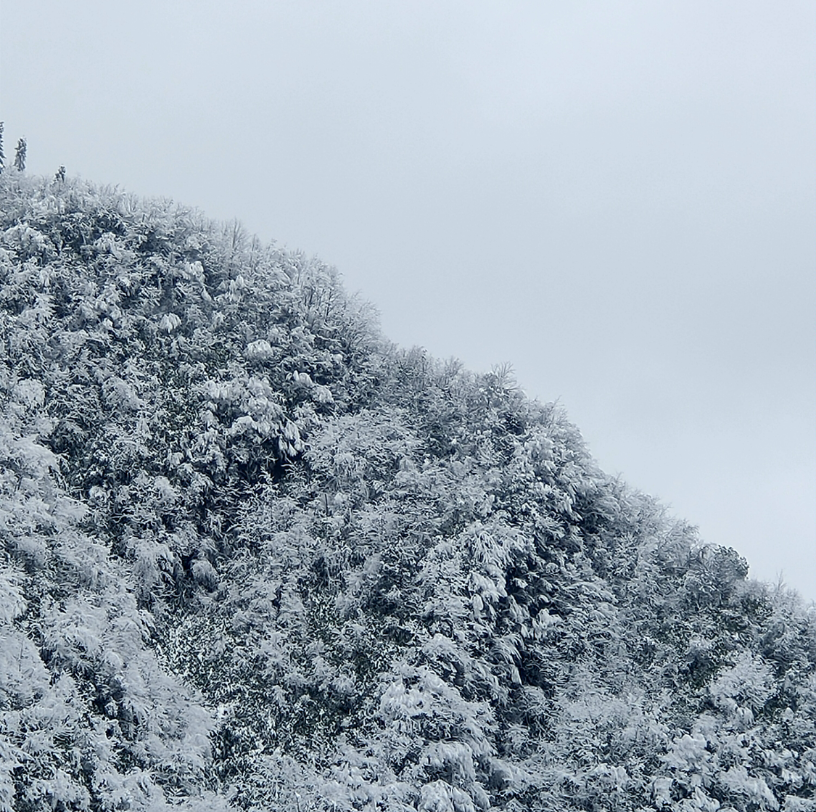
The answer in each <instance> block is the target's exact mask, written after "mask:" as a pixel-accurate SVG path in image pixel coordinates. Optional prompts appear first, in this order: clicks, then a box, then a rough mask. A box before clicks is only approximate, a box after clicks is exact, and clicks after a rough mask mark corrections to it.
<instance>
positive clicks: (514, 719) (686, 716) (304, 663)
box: [0, 175, 816, 812]
mask: <svg viewBox="0 0 816 812" xmlns="http://www.w3.org/2000/svg"><path fill="white" fill-rule="evenodd" d="M0 221H1V222H0V229H1V230H2V236H1V237H0V341H2V344H0V347H2V350H1V352H2V355H0V410H2V421H0V427H2V428H1V429H0V471H1V472H2V474H1V477H2V479H0V624H1V625H0V635H2V645H0V755H1V756H2V758H0V810H2V809H10V810H15V811H19V810H24V809H38V808H53V809H93V810H114V809H146V810H147V809H163V808H166V806H165V804H170V805H171V806H174V805H179V806H182V807H185V808H188V809H219V808H227V807H228V806H231V807H233V808H242V809H257V810H262V809H263V810H266V809H286V810H288V809H292V810H295V809H297V810H299V812H305V810H306V809H321V810H330V809H331V810H338V809H345V810H352V809H359V810H363V809H365V810H375V809H383V810H398V809H399V810H405V809H420V810H440V811H441V810H457V812H464V811H465V810H475V809H486V808H488V807H494V808H501V809H506V810H519V809H525V810H526V809H529V810H570V809H576V810H577V809H580V810H608V809H615V810H644V809H657V810H660V809H678V810H691V809H710V810H715V809H724V810H725V809H729V808H730V809H736V810H746V812H747V810H755V809H785V810H804V809H814V808H816V800H814V791H815V790H816V619H815V618H814V614H813V612H812V611H809V610H806V609H805V608H803V607H802V606H801V604H800V602H799V601H798V599H797V598H796V597H795V596H793V595H789V594H787V593H785V592H784V591H781V590H777V591H776V592H774V591H772V590H769V589H768V588H767V587H765V586H762V585H759V584H756V583H753V582H749V581H747V580H746V573H747V566H746V564H745V562H744V561H743V560H742V559H741V558H740V557H739V556H738V555H737V554H736V553H734V552H733V551H732V550H727V549H723V548H716V547H706V546H704V545H703V544H701V543H700V541H699V540H698V539H697V537H696V534H695V531H694V530H693V528H690V527H688V526H687V525H685V524H683V523H678V522H675V521H673V520H670V519H669V518H667V517H666V515H665V514H664V511H663V510H662V508H661V507H660V506H659V505H658V504H657V503H656V502H654V500H652V499H650V498H647V497H645V496H643V495H642V494H638V493H636V492H633V491H632V490H631V489H629V488H627V487H626V486H625V485H624V484H622V483H621V482H619V481H617V480H614V479H611V478H610V477H608V476H606V475H605V474H603V472H601V471H600V470H598V468H597V467H596V466H595V464H594V462H593V461H592V459H591V457H590V456H589V454H588V452H587V450H586V449H585V447H584V444H583V442H582V439H581V436H580V433H579V432H578V431H577V429H576V428H575V427H574V426H573V425H571V424H570V423H569V422H568V420H567V419H566V417H565V415H564V414H563V412H562V411H561V410H560V409H558V408H557V407H555V406H552V405H547V406H542V405H541V404H538V403H535V402H531V401H530V400H528V399H527V398H526V397H524V396H523V395H522V394H521V392H520V391H519V390H518V388H517V386H516V385H515V382H514V381H513V379H512V376H511V374H510V372H509V370H508V369H497V370H494V371H493V372H492V373H489V374H486V375H473V374H470V373H468V372H466V371H465V370H463V369H462V368H461V367H460V366H459V365H458V364H456V363H453V362H450V363H445V364H443V363H440V362H437V361H435V360H434V359H432V358H429V357H428V356H427V354H425V353H424V352H423V351H421V350H412V351H407V352H406V351H401V350H398V349H396V348H394V347H393V346H391V345H390V344H389V343H388V342H387V341H385V340H384V339H383V338H382V337H381V336H380V335H379V332H378V331H377V329H376V326H375V324H374V319H373V316H372V314H371V312H370V311H369V309H368V308H367V307H366V306H365V305H364V304H363V303H361V302H359V301H357V300H356V299H354V298H352V297H349V296H347V295H346V294H345V292H344V291H343V289H342V287H341V285H340V283H339V280H338V278H337V274H336V273H335V272H334V270H333V269H331V268H328V267H326V266H324V265H322V264H321V263H319V262H317V261H315V260H307V259H306V258H305V257H303V256H302V255H300V254H291V253H287V252H284V251H281V250H279V249H277V248H275V247H274V246H269V247H264V246H261V245H260V244H259V243H258V242H257V241H256V240H253V239H250V238H248V237H247V236H246V235H245V234H244V232H243V230H242V229H241V228H240V226H239V225H238V224H230V225H228V226H226V227H224V226H219V225H216V224H213V223H210V222H209V221H207V220H205V219H204V218H202V217H201V216H200V215H199V214H198V213H196V212H194V211H190V210H187V209H183V208H180V207H178V206H175V205H173V204H171V203H169V202H166V201H147V202H146V201H139V200H135V199H133V198H130V197H128V196H126V195H122V194H121V193H118V192H116V191H113V190H109V189H96V188H94V187H91V186H87V185H83V184H81V183H79V182H77V181H74V180H73V179H68V178H62V179H60V182H59V183H54V182H53V181H51V182H45V181H41V180H38V179H31V178H26V177H24V176H23V177H21V176H19V175H17V176H16V177H14V178H11V177H9V176H8V175H3V176H2V178H0ZM21 675H23V676H21Z"/></svg>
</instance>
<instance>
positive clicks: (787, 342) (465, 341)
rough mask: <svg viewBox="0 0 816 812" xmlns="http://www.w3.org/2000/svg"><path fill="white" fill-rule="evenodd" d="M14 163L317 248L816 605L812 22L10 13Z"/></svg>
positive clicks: (393, 329) (635, 10) (152, 7)
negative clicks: (21, 150)
mask: <svg viewBox="0 0 816 812" xmlns="http://www.w3.org/2000/svg"><path fill="white" fill-rule="evenodd" d="M0 120H5V123H6V155H7V157H8V156H9V155H12V154H13V145H14V143H16V140H17V138H18V137H20V136H25V137H26V138H27V139H28V156H29V159H28V168H29V171H31V172H34V173H44V174H53V172H55V171H56V169H57V167H58V166H59V165H60V164H65V166H66V167H67V169H68V173H69V174H72V175H81V176H82V177H84V178H87V179H90V180H93V181H97V182H104V183H115V184H119V185H120V186H122V187H123V188H125V189H127V190H128V191H133V192H137V193H139V194H145V195H157V196H168V197H173V198H175V199H177V200H178V201H180V202H183V203H187V204H190V205H194V206H197V207H199V208H201V209H203V210H204V211H206V212H207V213H208V214H209V215H211V216H213V217H216V218H223V219H227V218H238V219H239V220H241V221H242V222H243V223H244V225H245V226H246V227H247V228H248V229H249V230H251V231H253V232H256V233H258V234H259V235H260V236H261V237H262V238H264V239H275V240H277V241H278V243H280V244H283V245H286V246H288V247H290V248H300V249H303V250H304V251H305V252H306V253H308V254H317V255H319V256H320V257H321V258H322V259H324V260H325V261H326V262H328V263H330V264H333V265H336V266H337V267H338V268H339V270H340V271H341V272H342V274H343V276H344V278H345V280H346V285H347V287H348V288H350V289H351V290H359V291H360V292H361V293H362V294H363V295H364V296H365V297H366V298H368V299H370V300H371V301H373V302H374V304H375V305H376V306H377V307H378V309H379V311H380V313H381V321H382V326H383V330H384V332H385V333H386V334H387V335H388V336H389V337H390V338H392V339H393V340H395V341H397V342H398V343H400V344H403V345H406V346H411V345H421V346H424V347H426V348H427V349H428V350H429V351H430V352H432V353H433V354H434V355H437V356H441V357H450V356H455V357H458V358H460V359H461V360H462V361H464V362H465V363H466V364H467V365H468V366H469V367H471V368H472V369H474V370H479V371H485V370H489V369H490V368H491V367H492V366H493V365H495V364H499V363H503V362H510V363H511V364H512V365H513V366H514V368H515V371H516V377H517V379H518V381H519V383H520V385H521V386H522V387H523V388H524V389H525V390H526V391H527V393H528V394H530V395H531V396H534V397H537V398H539V399H541V400H544V401H550V400H556V399H558V400H560V401H561V402H562V403H563V404H564V405H565V407H566V408H567V411H568V412H569V414H570V416H571V417H572V419H573V420H574V421H575V422H576V423H577V424H578V426H579V427H580V429H581V431H582V433H583V435H584V437H585V438H586V440H587V442H588V444H589V446H590V449H591V450H592V452H593V453H594V455H595V456H596V457H597V459H598V460H599V462H600V464H601V465H602V467H604V468H605V469H606V470H608V471H610V472H611V473H620V474H622V476H623V477H624V478H625V479H626V480H627V481H629V482H630V483H631V484H632V485H634V486H636V487H638V488H640V489H641V490H644V491H646V492H649V493H653V494H655V495H658V496H660V497H661V499H663V500H664V501H665V502H666V503H668V504H669V505H670V506H671V507H672V509H673V511H674V512H675V513H677V514H678V515H680V516H683V517H685V518H686V519H688V520H689V521H691V522H692V523H694V524H697V525H698V526H699V528H700V533H701V535H702V537H703V538H704V539H705V540H707V541H710V542H713V543H717V544H726V545H730V546H733V547H735V548H737V549H738V550H739V551H740V552H741V553H742V554H743V555H745V556H746V557H747V558H748V560H749V561H750V563H751V574H752V575H754V576H756V577H760V578H762V579H765V580H776V578H777V576H778V575H779V574H780V573H782V574H783V577H784V580H785V581H786V582H787V583H788V584H790V585H792V586H795V587H796V588H798V589H799V590H800V591H801V592H802V594H803V595H805V596H806V597H807V598H809V599H816V3H813V2H812V0H807V2H796V0H785V2H783V3H777V2H764V3H756V2H751V1H750V0H719V1H718V2H711V1H710V0H705V1H704V2H694V0H682V2H661V3H656V2H647V1H646V0H643V2H622V1H620V2H619V1H618V0H615V1H614V2H603V3H602V2H593V3H588V2H579V0H569V2H544V1H543V0H536V1H535V2H513V0H494V2H485V1H484V0H457V1H455V2H454V1H453V0H410V1H409V0H399V2H396V0H345V2H329V1H328V0H323V1H322V2H317V0H288V1H287V2H276V1H275V0H262V1H261V0H258V1H257V2H253V1H252V0H243V1H242V0H235V2H232V3H226V2H209V0H140V1H139V2H127V3H125V2H118V0H82V2H65V0H0Z"/></svg>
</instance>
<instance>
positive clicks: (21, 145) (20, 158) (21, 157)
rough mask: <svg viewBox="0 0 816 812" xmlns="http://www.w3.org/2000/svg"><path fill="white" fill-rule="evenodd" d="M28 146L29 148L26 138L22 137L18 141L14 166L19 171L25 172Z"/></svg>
mask: <svg viewBox="0 0 816 812" xmlns="http://www.w3.org/2000/svg"><path fill="white" fill-rule="evenodd" d="M26 148H27V144H26V140H25V138H21V139H20V140H19V141H18V142H17V150H16V152H15V153H14V168H15V169H16V170H17V171H18V172H24V171H25V164H26Z"/></svg>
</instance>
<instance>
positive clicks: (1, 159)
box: [0, 121, 6, 172]
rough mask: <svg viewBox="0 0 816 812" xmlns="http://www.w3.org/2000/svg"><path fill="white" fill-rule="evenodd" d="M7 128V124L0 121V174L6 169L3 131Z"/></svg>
mask: <svg viewBox="0 0 816 812" xmlns="http://www.w3.org/2000/svg"><path fill="white" fill-rule="evenodd" d="M4 127H5V122H4V121H0V172H2V171H3V170H4V169H5V167H6V155H5V153H4V152H3V129H4Z"/></svg>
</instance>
